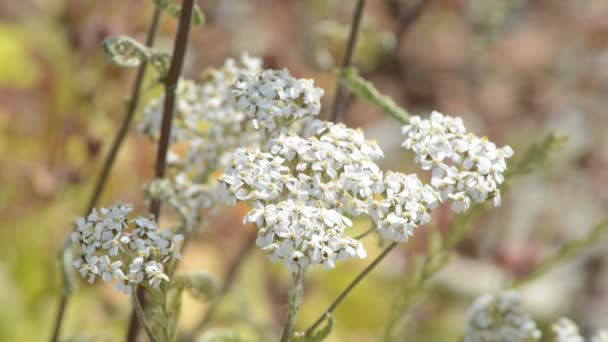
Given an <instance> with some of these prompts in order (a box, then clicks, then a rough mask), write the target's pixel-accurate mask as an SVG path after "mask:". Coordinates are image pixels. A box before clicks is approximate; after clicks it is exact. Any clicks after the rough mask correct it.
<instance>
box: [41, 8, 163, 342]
mask: <svg viewBox="0 0 608 342" xmlns="http://www.w3.org/2000/svg"><path fill="white" fill-rule="evenodd" d="M161 13H162V12H161V10H160V9H158V8H157V9H155V11H154V16H153V17H152V23H151V24H150V28H149V29H148V33H147V37H146V46H148V47H152V46H153V45H154V40H155V38H156V35H157V32H158V27H159V22H160V17H161ZM146 66H147V63H145V62H144V63H142V64H141V65H140V66H139V69H138V70H137V74H136V76H135V81H134V83H133V88H132V89H131V98H130V99H129V103H128V107H127V111H126V114H125V117H124V119H123V121H122V124H121V126H120V129H119V130H118V132H117V133H116V136H115V137H114V140H113V142H112V146H111V147H110V151H109V152H108V155H107V156H106V158H105V160H104V163H103V167H102V169H101V173H100V174H99V177H98V178H97V182H96V183H95V188H94V190H93V193H92V194H91V198H90V199H89V202H88V204H87V207H86V210H85V212H84V215H83V216H86V215H88V214H89V213H90V212H91V210H92V209H93V208H94V207H95V206H96V205H97V202H98V201H99V198H100V197H101V194H102V192H103V190H104V189H105V186H106V183H107V181H108V177H109V175H110V171H111V170H112V166H113V165H114V161H115V160H116V156H117V155H118V151H119V150H120V147H121V146H122V143H123V141H124V139H125V137H126V135H127V132H128V131H129V126H130V125H131V121H133V117H134V114H135V111H136V110H137V106H138V104H139V98H140V94H141V88H142V84H143V81H144V76H145V73H146ZM68 248H71V240H70V237H69V236H68V238H67V239H66V241H65V243H64V245H63V250H62V258H63V256H64V255H65V252H66V251H67V250H68ZM63 281H64V291H63V293H62V295H61V298H60V299H59V305H58V310H57V317H56V319H55V325H54V327H53V334H52V335H51V339H50V340H51V341H52V342H55V341H57V340H58V339H59V334H60V333H61V326H62V323H63V318H64V316H65V312H66V308H67V305H68V301H69V296H70V294H69V291H68V290H66V289H65V287H66V286H67V282H66V279H64V280H63Z"/></svg>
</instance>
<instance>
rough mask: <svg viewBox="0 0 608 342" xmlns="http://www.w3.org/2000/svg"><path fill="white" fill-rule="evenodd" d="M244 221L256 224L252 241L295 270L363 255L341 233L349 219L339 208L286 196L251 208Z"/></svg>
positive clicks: (358, 245) (355, 243) (331, 265)
mask: <svg viewBox="0 0 608 342" xmlns="http://www.w3.org/2000/svg"><path fill="white" fill-rule="evenodd" d="M245 222H251V223H254V224H255V225H256V226H257V227H258V238H257V240H256V244H257V245H258V247H260V248H262V250H264V251H265V252H266V253H268V255H269V256H270V260H271V261H273V262H275V261H278V260H281V261H283V263H285V265H286V266H287V267H288V268H289V269H290V270H291V271H292V272H293V273H296V272H298V271H300V270H304V269H306V267H307V266H309V265H318V264H322V265H323V266H325V268H326V269H329V268H334V267H335V262H336V261H337V260H343V259H350V258H355V257H358V258H361V259H363V258H365V257H366V256H367V253H366V252H365V250H364V249H363V245H362V244H361V243H360V242H359V241H357V240H355V239H353V238H350V237H347V236H344V230H345V229H346V228H348V227H350V226H351V224H352V223H351V221H350V220H349V219H348V218H346V217H345V216H342V215H341V214H340V213H339V212H337V211H335V210H329V209H320V208H315V207H310V206H306V205H304V204H302V203H298V202H296V201H292V200H287V201H283V202H280V203H279V204H277V205H274V204H270V205H267V206H265V207H261V208H258V209H253V210H251V211H250V212H249V213H248V214H247V216H245Z"/></svg>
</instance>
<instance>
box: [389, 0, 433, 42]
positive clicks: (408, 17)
mask: <svg viewBox="0 0 608 342" xmlns="http://www.w3.org/2000/svg"><path fill="white" fill-rule="evenodd" d="M430 4H431V0H419V1H418V2H417V3H416V4H415V5H413V6H409V7H408V8H405V6H403V5H401V6H399V7H400V11H399V12H400V13H399V27H398V28H397V32H395V40H396V43H395V54H397V53H398V52H399V48H400V47H401V41H402V40H403V35H404V34H405V32H407V30H408V29H409V28H410V27H411V26H412V24H413V23H415V22H416V19H418V18H419V17H420V15H421V14H422V12H423V10H424V9H425V8H426V7H427V6H428V5H430ZM402 6H403V7H402Z"/></svg>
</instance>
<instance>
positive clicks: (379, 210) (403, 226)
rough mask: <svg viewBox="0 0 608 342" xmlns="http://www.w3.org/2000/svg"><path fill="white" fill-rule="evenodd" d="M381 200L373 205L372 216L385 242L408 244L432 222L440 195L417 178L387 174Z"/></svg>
mask: <svg viewBox="0 0 608 342" xmlns="http://www.w3.org/2000/svg"><path fill="white" fill-rule="evenodd" d="M380 195H381V196H380V199H377V200H374V201H372V203H371V204H370V206H369V215H370V217H371V218H372V220H373V221H374V223H375V224H376V227H377V229H378V231H379V232H380V235H381V236H382V238H384V239H386V240H390V241H407V240H408V239H409V237H410V236H412V235H413V234H414V229H415V228H416V227H418V226H420V225H423V224H427V223H429V221H431V210H432V209H434V208H435V207H436V206H437V204H438V203H439V202H440V200H441V199H440V198H439V194H438V193H437V192H436V191H435V190H434V189H433V188H432V187H431V186H429V185H424V184H422V182H421V181H420V180H419V179H418V177H417V176H416V175H405V174H403V173H400V172H387V173H386V175H385V176H384V190H383V191H382V192H381V193H380Z"/></svg>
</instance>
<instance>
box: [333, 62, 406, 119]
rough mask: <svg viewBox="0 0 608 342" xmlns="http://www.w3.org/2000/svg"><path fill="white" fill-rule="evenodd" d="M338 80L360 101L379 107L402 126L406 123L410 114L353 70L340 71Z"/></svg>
mask: <svg viewBox="0 0 608 342" xmlns="http://www.w3.org/2000/svg"><path fill="white" fill-rule="evenodd" d="M339 78H340V82H342V83H343V84H344V85H345V86H346V87H348V89H349V90H350V91H351V92H353V94H355V95H356V96H357V97H359V98H360V99H361V100H364V101H367V102H370V103H372V104H374V105H376V106H378V107H380V108H381V109H382V110H384V111H385V112H386V113H387V114H389V115H391V116H392V117H394V118H395V119H397V121H399V122H401V123H402V124H407V123H408V121H409V119H410V114H409V113H408V112H407V111H406V110H405V109H403V108H401V107H399V106H398V105H397V104H396V103H395V101H393V99H392V98H391V97H390V96H387V95H384V94H382V93H381V92H380V91H379V90H378V89H376V87H375V86H374V85H373V84H372V83H371V82H369V81H367V80H365V79H364V78H362V77H361V76H359V73H358V72H357V70H355V69H354V68H346V69H342V70H341V71H340V74H339Z"/></svg>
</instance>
